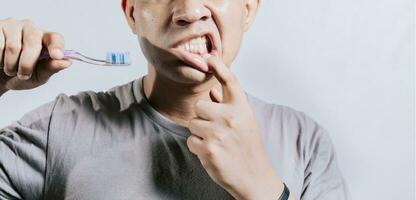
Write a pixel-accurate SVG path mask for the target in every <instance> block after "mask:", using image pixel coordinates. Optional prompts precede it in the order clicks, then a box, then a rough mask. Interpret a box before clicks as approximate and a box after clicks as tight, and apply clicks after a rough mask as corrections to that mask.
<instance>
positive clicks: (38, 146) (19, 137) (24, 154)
mask: <svg viewBox="0 0 416 200" xmlns="http://www.w3.org/2000/svg"><path fill="white" fill-rule="evenodd" d="M54 105H55V101H52V102H50V103H47V104H44V105H42V106H40V107H38V108H36V109H35V110H33V111H31V112H29V113H27V114H25V115H24V116H23V117H22V118H21V119H20V120H18V121H15V122H13V123H11V124H10V125H8V126H6V127H4V128H2V129H0V200H5V199H40V198H41V195H42V190H43V183H44V175H45V166H46V148H47V143H48V129H49V122H50V119H51V116H52V114H51V113H52V110H53V107H54Z"/></svg>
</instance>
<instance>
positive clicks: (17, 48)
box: [6, 43, 22, 54]
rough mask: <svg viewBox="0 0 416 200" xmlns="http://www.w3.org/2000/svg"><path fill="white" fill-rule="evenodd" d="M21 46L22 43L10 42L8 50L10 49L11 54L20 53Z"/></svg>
mask: <svg viewBox="0 0 416 200" xmlns="http://www.w3.org/2000/svg"><path fill="white" fill-rule="evenodd" d="M21 48H22V44H19V43H9V44H7V46H6V51H8V52H9V53H11V54H18V53H20V50H21Z"/></svg>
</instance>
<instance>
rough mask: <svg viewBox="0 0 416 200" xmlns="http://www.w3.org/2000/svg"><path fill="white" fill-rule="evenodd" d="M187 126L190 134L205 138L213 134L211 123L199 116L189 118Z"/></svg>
mask: <svg viewBox="0 0 416 200" xmlns="http://www.w3.org/2000/svg"><path fill="white" fill-rule="evenodd" d="M188 128H189V131H191V133H192V134H194V135H196V136H198V137H200V138H202V139H205V140H207V139H209V138H211V137H212V135H213V124H212V123H211V122H209V121H207V120H204V119H201V118H193V119H191V121H190V122H189V126H188Z"/></svg>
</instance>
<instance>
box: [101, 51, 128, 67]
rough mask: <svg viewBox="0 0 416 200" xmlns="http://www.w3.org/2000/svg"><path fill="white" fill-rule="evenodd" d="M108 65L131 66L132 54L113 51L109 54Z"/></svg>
mask: <svg viewBox="0 0 416 200" xmlns="http://www.w3.org/2000/svg"><path fill="white" fill-rule="evenodd" d="M106 63H107V64H108V65H130V64H131V61H130V52H127V51H125V52H120V51H111V52H107V58H106Z"/></svg>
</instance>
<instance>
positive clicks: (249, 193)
mask: <svg viewBox="0 0 416 200" xmlns="http://www.w3.org/2000/svg"><path fill="white" fill-rule="evenodd" d="M250 182H251V183H250V184H248V185H247V187H246V188H244V189H243V188H240V191H239V192H234V194H235V195H233V196H234V197H235V198H236V199H239V200H243V199H244V200H246V199H247V200H256V199H278V198H279V197H280V196H281V195H282V194H283V191H284V184H283V181H281V180H280V178H279V177H278V176H277V175H276V173H275V172H274V171H273V169H270V171H269V172H264V173H263V177H258V178H257V179H251V181H250ZM241 189H243V190H241Z"/></svg>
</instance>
